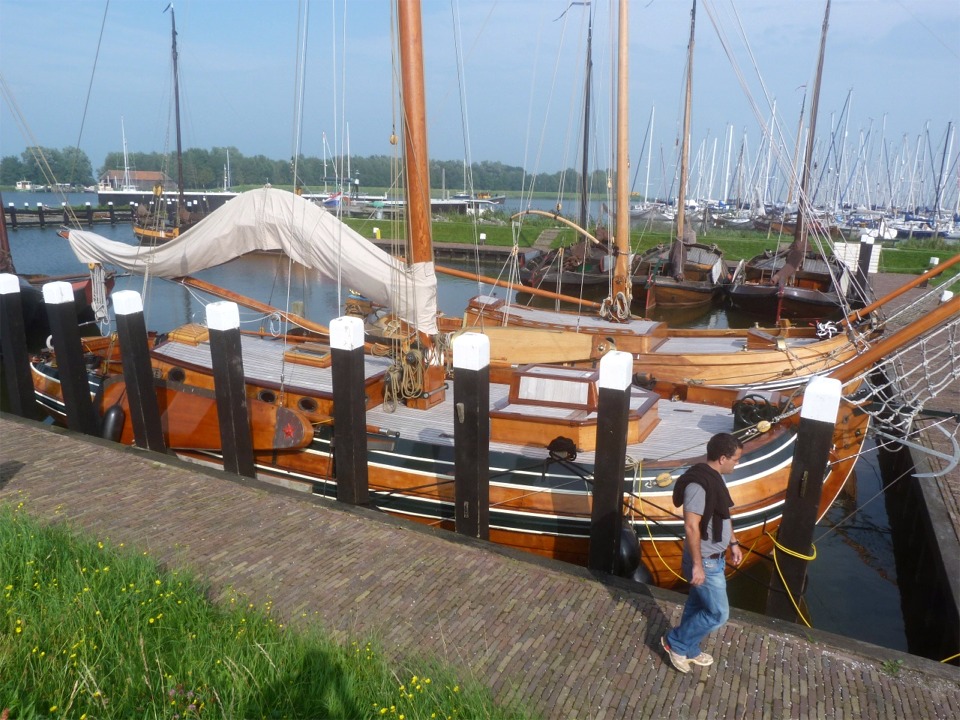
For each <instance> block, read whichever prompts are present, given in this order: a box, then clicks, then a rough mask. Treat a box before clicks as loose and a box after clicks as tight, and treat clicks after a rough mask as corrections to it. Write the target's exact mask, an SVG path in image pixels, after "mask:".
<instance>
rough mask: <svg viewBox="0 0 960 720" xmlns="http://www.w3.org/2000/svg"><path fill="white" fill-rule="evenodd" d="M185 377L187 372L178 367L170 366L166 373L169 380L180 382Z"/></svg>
mask: <svg viewBox="0 0 960 720" xmlns="http://www.w3.org/2000/svg"><path fill="white" fill-rule="evenodd" d="M186 379H187V373H186V371H185V370H184V369H183V368H180V367H175V368H170V371H169V372H168V373H167V380H169V381H170V382H177V383H182V382H183V381H184V380H186Z"/></svg>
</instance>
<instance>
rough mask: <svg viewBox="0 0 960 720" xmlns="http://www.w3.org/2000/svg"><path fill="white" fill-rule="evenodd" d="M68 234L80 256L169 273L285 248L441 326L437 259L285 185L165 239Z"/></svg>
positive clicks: (247, 196) (420, 322) (409, 315)
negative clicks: (376, 240)
mask: <svg viewBox="0 0 960 720" xmlns="http://www.w3.org/2000/svg"><path fill="white" fill-rule="evenodd" d="M67 239H68V240H69V241H70V246H71V247H72V248H73V252H74V253H75V254H76V256H77V258H78V259H79V260H80V261H81V262H85V263H94V262H96V263H105V264H110V265H116V266H118V267H121V268H124V269H125V270H129V271H130V272H133V273H137V274H140V275H145V274H148V273H149V274H150V275H154V276H157V277H164V278H174V277H180V276H183V275H192V274H194V273H197V272H199V271H200V270H204V269H206V268H209V267H214V266H216V265H221V264H223V263H225V262H227V261H229V260H232V259H234V258H238V257H240V256H241V255H245V254H246V253H249V252H253V251H258V250H259V251H267V250H280V251H282V252H283V253H285V254H286V255H288V256H289V257H290V258H291V259H292V260H294V261H295V262H298V263H300V264H301V265H305V266H306V267H309V268H313V269H315V270H317V271H318V272H319V273H320V274H321V275H322V276H323V277H325V278H329V279H333V280H335V279H337V278H339V279H340V281H341V282H342V283H343V286H344V287H348V288H351V289H353V290H356V291H358V292H360V293H363V295H365V296H366V297H368V298H369V299H370V300H372V301H374V302H375V303H378V304H380V305H384V306H386V307H389V308H391V309H392V310H393V311H394V312H395V313H396V314H397V315H398V316H399V317H401V318H403V319H404V320H406V321H407V322H408V323H410V324H411V325H413V326H415V327H416V328H417V329H418V330H420V331H421V332H424V333H426V334H428V335H435V334H436V333H437V319H436V316H437V276H436V274H435V271H434V268H433V263H432V262H423V263H417V264H414V265H407V264H405V263H403V262H402V261H400V260H397V259H396V258H394V257H393V256H391V255H389V254H388V253H386V252H384V251H383V250H381V249H380V248H378V247H377V246H376V245H374V244H373V243H372V242H370V241H369V240H367V239H366V238H364V237H363V236H362V235H360V234H359V233H358V232H356V231H355V230H352V229H351V228H350V227H348V226H347V225H345V224H343V223H342V222H340V220H338V219H337V218H336V217H335V216H334V215H332V214H331V213H329V212H328V211H327V210H325V209H323V208H322V207H320V206H318V205H315V204H314V203H312V202H310V201H309V200H304V199H303V198H302V197H299V196H298V195H295V194H293V193H291V192H287V191H285V190H278V189H276V188H259V189H257V190H250V191H248V192H245V193H241V194H240V195H237V197H235V198H233V199H232V200H230V201H229V202H228V203H226V204H225V205H223V207H221V208H219V209H218V210H217V211H216V212H214V213H211V214H210V215H208V216H207V217H206V218H204V219H203V220H201V221H200V222H199V223H197V224H196V225H195V226H194V227H192V228H190V229H189V230H186V231H185V232H184V233H182V234H181V235H180V236H179V237H177V238H175V239H173V240H171V241H169V242H167V243H165V244H163V245H157V246H154V247H142V246H136V245H127V244H126V243H122V242H116V241H113V240H109V239H107V238H105V237H103V236H101V235H98V234H96V233H93V232H88V231H84V230H71V231H70V233H69V236H68V238H67Z"/></svg>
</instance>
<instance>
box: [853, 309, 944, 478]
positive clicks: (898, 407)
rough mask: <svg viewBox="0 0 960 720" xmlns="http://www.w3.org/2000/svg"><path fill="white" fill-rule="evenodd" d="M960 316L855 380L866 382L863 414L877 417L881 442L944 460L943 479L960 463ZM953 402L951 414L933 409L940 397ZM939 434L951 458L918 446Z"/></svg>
mask: <svg viewBox="0 0 960 720" xmlns="http://www.w3.org/2000/svg"><path fill="white" fill-rule="evenodd" d="M958 356H960V314H955V315H954V316H953V317H951V318H950V319H948V320H947V321H946V322H945V323H943V324H941V325H939V326H938V327H936V328H933V329H932V330H930V331H929V332H927V333H926V334H924V335H922V336H921V337H918V338H917V339H916V340H914V341H913V342H911V343H908V344H905V345H904V346H902V347H900V348H898V349H897V350H896V351H894V352H891V353H890V354H889V355H888V356H887V357H885V358H884V359H883V360H882V361H880V362H878V363H877V364H876V365H875V366H874V367H873V368H871V369H870V370H868V371H866V372H864V373H863V374H862V375H860V376H858V377H857V378H854V379H853V380H852V381H851V382H850V383H848V387H849V386H850V384H852V383H862V384H861V386H860V387H861V392H862V393H865V394H866V398H865V399H863V394H861V395H860V397H861V399H862V405H861V409H862V410H863V411H864V412H866V413H868V414H869V415H870V416H871V417H872V418H873V421H874V422H873V431H874V433H875V435H876V437H877V441H878V443H891V444H904V445H908V446H910V447H912V448H915V449H917V450H920V451H922V452H925V453H927V454H930V455H934V456H937V457H939V458H940V459H942V460H944V461H945V463H946V467H945V468H942V469H941V470H940V471H938V472H935V473H931V474H932V475H943V474H946V473H947V472H950V471H952V470H953V469H954V468H955V467H956V466H957V464H958V463H960V442H958V436H960V407H958V403H957V399H958V398H960V357H958ZM940 396H945V397H950V398H952V401H951V400H949V399H948V402H947V405H948V409H945V410H938V409H934V408H931V407H930V402H931V401H932V400H933V399H934V398H937V397H940ZM923 430H928V431H934V432H938V433H942V434H943V435H944V436H946V438H947V441H948V443H947V444H948V445H950V446H952V449H951V450H948V453H943V452H940V451H938V450H936V449H934V448H931V447H929V446H928V444H927V443H924V444H922V445H921V444H918V443H917V442H916V439H917V435H918V434H919V433H920V432H921V431H923Z"/></svg>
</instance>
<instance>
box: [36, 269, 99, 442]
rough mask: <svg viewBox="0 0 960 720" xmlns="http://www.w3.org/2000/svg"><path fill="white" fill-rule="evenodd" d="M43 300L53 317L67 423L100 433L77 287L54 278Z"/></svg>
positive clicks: (53, 330)
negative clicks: (80, 322) (83, 339)
mask: <svg viewBox="0 0 960 720" xmlns="http://www.w3.org/2000/svg"><path fill="white" fill-rule="evenodd" d="M43 302H44V304H45V305H46V308H47V318H48V319H49V320H50V332H51V334H52V335H53V347H54V349H55V350H56V351H57V368H58V370H59V379H60V390H61V395H62V396H63V404H64V412H65V413H66V416H67V427H68V428H70V429H71V430H73V431H74V432H81V433H86V434H87V435H96V434H97V430H98V426H99V422H98V420H97V414H96V411H95V410H94V409H93V401H92V400H91V399H90V382H89V380H88V378H87V366H86V364H85V363H84V362H83V343H82V342H81V340H80V325H79V324H78V322H77V308H76V303H75V301H74V297H73V287H72V286H71V285H70V283H68V282H62V281H57V282H50V283H47V284H46V285H44V286H43Z"/></svg>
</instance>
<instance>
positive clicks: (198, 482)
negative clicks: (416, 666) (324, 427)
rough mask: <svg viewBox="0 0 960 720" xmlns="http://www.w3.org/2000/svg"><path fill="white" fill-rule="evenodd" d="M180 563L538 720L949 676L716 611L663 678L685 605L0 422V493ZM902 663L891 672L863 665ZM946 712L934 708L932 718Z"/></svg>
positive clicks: (949, 681) (745, 706)
mask: <svg viewBox="0 0 960 720" xmlns="http://www.w3.org/2000/svg"><path fill="white" fill-rule="evenodd" d="M20 500H24V501H25V503H26V508H27V510H28V512H30V513H31V514H32V515H34V516H36V517H37V518H39V519H41V520H42V521H44V522H68V523H70V524H71V525H72V526H73V527H76V528H77V529H79V530H83V531H86V532H88V533H91V534H94V535H96V536H98V537H107V538H109V540H110V542H113V543H120V542H123V543H125V544H126V545H127V546H136V547H137V548H139V549H142V550H143V551H146V552H147V553H148V554H149V556H150V557H152V558H154V559H155V560H156V561H157V562H159V563H161V564H163V565H165V566H166V567H170V568H174V567H186V568H190V569H191V570H192V571H193V572H195V573H196V574H197V575H198V576H199V577H200V579H201V580H203V581H205V582H206V583H208V584H209V588H210V592H209V594H210V597H211V598H213V599H218V598H219V599H224V598H226V597H229V596H230V594H231V592H232V591H236V592H239V593H242V594H244V595H246V596H248V597H249V598H250V601H251V602H255V603H263V602H266V601H267V600H271V601H272V602H273V612H274V614H275V615H276V616H277V617H280V618H283V621H284V622H287V623H299V622H305V621H307V622H309V621H316V622H320V623H322V624H323V625H324V626H325V627H326V628H328V629H329V630H330V631H331V632H332V633H334V634H335V636H336V637H338V638H340V639H343V640H349V639H353V638H355V637H359V638H363V639H366V638H368V637H378V638H379V639H380V640H381V642H382V643H383V647H384V650H385V652H387V653H388V656H389V657H396V656H399V655H406V656H408V657H418V656H422V655H423V654H429V655H432V656H435V657H439V658H442V659H443V660H445V661H446V662H447V663H448V664H450V665H451V666H453V667H455V668H459V669H461V670H462V674H463V677H476V678H478V679H479V680H481V681H482V682H484V683H486V684H487V685H488V686H489V687H490V688H492V689H493V691H494V693H495V696H496V697H498V698H500V699H503V700H507V699H523V700H526V701H527V702H529V703H530V704H531V705H532V706H533V708H534V709H535V710H537V711H539V712H540V713H542V714H543V716H544V717H547V718H588V717H599V716H602V717H605V718H634V717H644V718H647V717H649V718H660V717H663V718H674V717H693V716H702V717H707V718H714V717H716V718H720V717H725V716H736V717H776V718H780V717H796V716H799V710H800V704H799V703H798V700H797V695H796V692H795V691H794V689H793V688H795V687H801V691H800V692H801V699H802V700H803V698H802V696H803V694H804V693H803V691H802V686H801V685H800V682H801V681H802V682H805V683H806V687H807V688H810V689H811V690H809V692H813V693H815V694H814V695H813V696H811V697H807V698H806V699H805V702H806V703H808V704H807V705H805V707H808V708H810V710H811V713H810V714H811V715H814V714H815V715H817V716H826V717H857V716H863V717H884V718H885V717H898V718H899V717H905V718H910V717H917V718H920V717H929V718H932V717H951V716H954V715H955V712H956V710H957V709H958V708H960V684H958V673H957V671H956V668H953V667H947V666H943V665H939V664H937V663H934V662H931V661H929V660H925V659H922V658H917V657H912V656H909V655H903V654H901V653H892V652H890V651H886V650H884V649H882V648H878V647H875V646H871V645H867V644H865V643H858V642H855V641H851V640H848V639H846V638H842V637H839V636H836V635H831V634H828V633H823V632H819V631H817V630H806V629H804V630H802V631H801V629H800V628H794V627H792V626H789V625H787V624H784V623H778V622H775V621H771V620H769V619H766V618H763V617H761V616H758V615H753V614H751V613H747V612H743V611H738V610H733V611H732V616H731V621H730V623H728V625H727V626H726V627H725V628H724V630H722V631H721V632H720V633H719V634H718V636H717V637H716V638H713V639H711V640H710V641H709V642H708V647H709V648H710V650H708V651H711V652H713V653H715V655H716V657H717V662H716V663H715V665H714V666H713V667H712V668H710V669H708V670H706V671H705V670H703V669H700V668H696V669H694V670H693V671H692V672H691V673H690V674H689V675H681V674H680V673H677V672H676V671H675V670H674V669H673V668H672V667H670V666H669V665H668V664H667V663H666V662H665V658H664V657H663V651H662V650H661V648H660V646H659V638H660V635H661V634H662V633H663V632H665V630H666V628H667V626H668V624H671V623H673V622H675V621H676V619H677V618H678V617H679V614H680V608H681V603H682V602H683V600H684V598H683V596H681V595H678V594H676V593H673V592H669V591H665V590H659V589H656V588H642V589H640V590H639V591H637V590H636V589H635V588H633V587H631V586H630V585H629V584H628V583H626V582H625V581H623V580H620V579H617V578H600V577H597V576H594V575H593V574H590V573H587V572H586V571H585V570H582V569H579V568H573V567H571V566H566V565H562V564H560V563H554V562H550V561H543V560H540V559H536V558H532V557H526V556H523V555H522V554H519V553H513V552H511V551H505V550H503V549H502V548H496V547H494V546H491V545H488V544H486V543H481V542H477V541H473V540H464V539H461V538H457V537H456V536H455V535H454V534H453V533H442V532H434V531H430V530H428V529H424V528H420V527H418V526H410V525H406V524H404V523H402V522H399V521H396V520H393V519H390V518H387V517H385V516H383V515H380V514H377V513H374V512H372V511H369V510H359V511H354V510H350V509H346V508H344V507H343V506H341V505H337V504H335V503H332V502H330V501H327V500H323V499H319V498H313V497H311V496H309V495H305V494H303V493H295V492H292V491H287V490H278V489H275V488H270V487H267V486H263V485H260V484H259V483H256V482H255V481H247V480H239V479H236V478H233V477H230V476H227V475H226V474H224V473H219V472H215V471H210V470H207V469H200V468H197V467H195V466H189V465H187V464H185V463H182V462H179V461H176V460H173V459H167V458H166V457H162V456H156V455H153V454H149V453H143V452H140V451H136V450H132V449H124V448H121V447H119V446H116V445H111V444H108V443H105V442H103V441H99V440H95V439H90V438H84V437H79V436H74V435H72V434H69V433H67V432H66V431H62V430H58V429H52V428H50V427H48V426H44V425H40V424H37V423H30V422H26V421H20V420H17V419H12V418H9V417H6V416H3V417H0V502H10V503H16V502H19V501H20ZM887 659H902V660H903V661H904V665H903V669H902V670H901V672H900V673H899V674H898V675H896V676H890V675H887V674H885V673H883V672H880V671H879V668H880V666H881V665H882V663H883V661H884V660H887ZM944 713H947V714H944Z"/></svg>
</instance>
